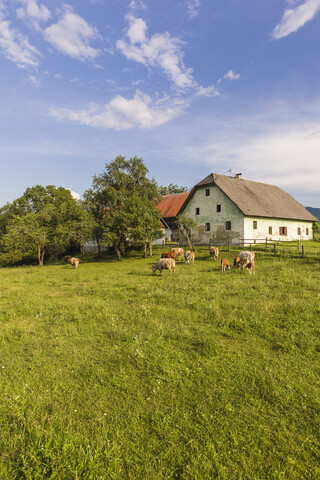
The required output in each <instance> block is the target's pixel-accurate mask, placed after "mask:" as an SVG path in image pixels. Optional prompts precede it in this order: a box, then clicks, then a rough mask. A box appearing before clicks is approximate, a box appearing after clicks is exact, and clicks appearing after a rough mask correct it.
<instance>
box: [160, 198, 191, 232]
mask: <svg viewBox="0 0 320 480" xmlns="http://www.w3.org/2000/svg"><path fill="white" fill-rule="evenodd" d="M188 196H189V192H183V193H175V194H172V195H163V196H162V197H161V201H160V202H159V203H158V208H159V210H160V212H161V217H162V222H163V225H164V227H165V237H166V240H167V241H178V229H177V215H178V213H179V210H180V208H181V207H182V205H183V204H184V203H185V201H186V200H187V198H188Z"/></svg>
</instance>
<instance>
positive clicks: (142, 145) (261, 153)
mask: <svg viewBox="0 0 320 480" xmlns="http://www.w3.org/2000/svg"><path fill="white" fill-rule="evenodd" d="M319 52H320V0H267V1H257V0H242V1H241V2H240V1H239V0H149V1H147V0H81V1H79V0H78V1H72V0H70V1H66V2H64V1H60V0H42V1H41V0H0V92H1V102H0V161H1V177H0V205H3V204H5V203H6V202H8V201H9V202H11V201H12V200H14V199H15V198H17V197H19V196H20V195H21V194H22V193H23V192H24V190H25V189H26V188H27V187H29V186H33V185H36V184H41V185H48V184H53V185H56V186H64V187H67V188H71V190H73V191H76V192H78V193H79V194H80V195H81V194H82V193H83V192H84V191H85V190H86V189H87V188H89V187H90V186H91V182H92V176H93V175H95V174H99V173H100V172H101V171H102V170H103V169H104V165H105V163H108V162H110V161H111V160H113V159H114V158H115V157H116V156H117V155H124V156H126V157H131V156H134V155H137V156H139V157H142V158H143V159H144V162H145V164H146V165H147V167H148V169H149V176H150V177H152V176H154V177H155V179H156V180H157V181H158V183H159V184H162V185H168V184H169V183H176V184H179V185H184V186H187V187H190V188H191V187H192V186H193V185H194V184H195V183H197V182H198V181H200V180H201V179H202V178H204V177H205V176H207V175H208V174H209V173H211V172H216V173H225V172H227V171H229V170H231V171H232V173H238V172H242V174H243V178H246V179H248V180H255V181H262V182H266V183H272V184H275V185H278V186H280V187H281V188H283V189H284V190H286V191H287V192H289V193H291V194H292V195H293V196H294V197H295V198H296V199H297V200H298V201H300V202H301V203H303V204H304V205H307V206H313V207H320V187H319V185H320V108H319V107H320V53H319Z"/></svg>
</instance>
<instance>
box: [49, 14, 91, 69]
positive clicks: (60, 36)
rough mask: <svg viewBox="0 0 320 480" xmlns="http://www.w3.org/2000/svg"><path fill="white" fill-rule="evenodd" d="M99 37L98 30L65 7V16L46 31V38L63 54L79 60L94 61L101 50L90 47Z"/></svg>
mask: <svg viewBox="0 0 320 480" xmlns="http://www.w3.org/2000/svg"><path fill="white" fill-rule="evenodd" d="M98 37H99V35H98V32H97V30H96V28H94V27H93V26H92V25H90V24H88V23H87V22H86V20H84V19H83V18H82V17H80V16H79V15H77V14H76V13H74V12H73V10H72V8H71V7H70V6H65V10H64V15H63V17H62V18H61V19H60V20H59V21H58V23H55V24H52V25H50V27H47V28H46V29H45V30H44V38H45V40H46V41H47V42H49V43H50V44H51V45H52V46H53V47H54V48H56V49H57V50H58V51H60V52H61V53H64V54H66V55H69V56H70V57H72V58H77V59H78V60H82V61H85V60H93V59H94V58H96V57H97V56H98V55H99V54H100V50H98V49H96V48H93V47H91V46H90V42H91V41H92V40H95V39H97V38H98Z"/></svg>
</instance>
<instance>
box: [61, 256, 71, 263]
mask: <svg viewBox="0 0 320 480" xmlns="http://www.w3.org/2000/svg"><path fill="white" fill-rule="evenodd" d="M70 258H71V255H65V256H64V257H63V263H68V262H69V260H70Z"/></svg>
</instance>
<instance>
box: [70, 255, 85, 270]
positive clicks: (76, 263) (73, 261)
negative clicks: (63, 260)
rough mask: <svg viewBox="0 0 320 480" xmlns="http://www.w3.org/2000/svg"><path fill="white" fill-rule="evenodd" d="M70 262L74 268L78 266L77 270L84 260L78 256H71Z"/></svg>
mask: <svg viewBox="0 0 320 480" xmlns="http://www.w3.org/2000/svg"><path fill="white" fill-rule="evenodd" d="M68 262H69V263H71V265H72V268H74V267H76V270H78V267H79V263H82V260H80V258H77V257H71V258H69V260H68Z"/></svg>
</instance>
